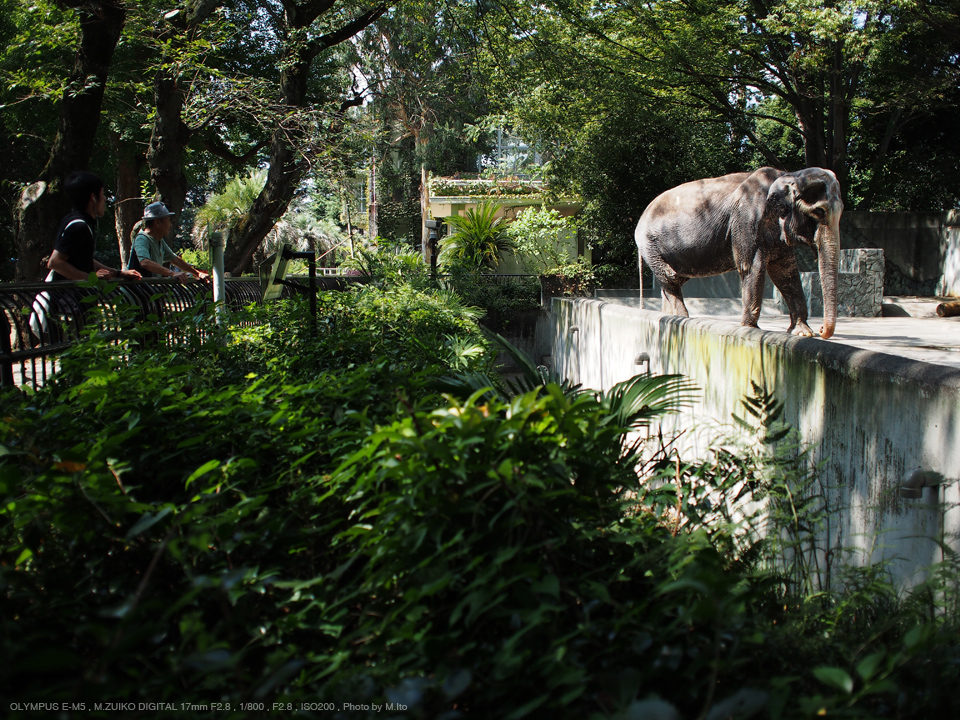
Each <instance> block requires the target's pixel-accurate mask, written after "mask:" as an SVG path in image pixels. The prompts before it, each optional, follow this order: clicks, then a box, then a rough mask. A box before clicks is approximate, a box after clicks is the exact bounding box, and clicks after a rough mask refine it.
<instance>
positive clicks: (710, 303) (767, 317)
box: [600, 297, 960, 452]
mask: <svg viewBox="0 0 960 720" xmlns="http://www.w3.org/2000/svg"><path fill="white" fill-rule="evenodd" d="M600 299H601V300H602V301H603V302H610V303H615V304H622V305H626V306H628V307H639V301H638V298H616V297H603V298H600ZM946 300H956V298H913V297H904V298H899V297H897V298H884V317H878V318H854V317H840V318H837V327H836V332H835V333H834V335H833V337H832V338H830V339H829V340H826V341H824V342H830V343H834V344H838V345H847V346H850V347H854V348H858V349H861V350H868V351H870V352H877V353H885V354H888V355H893V356H895V357H900V358H908V359H910V360H917V361H920V362H925V363H933V364H935V365H946V366H948V367H954V368H960V316H958V317H947V318H941V317H937V314H936V306H937V304H938V303H940V302H942V301H946ZM643 303H644V308H645V309H647V310H653V311H659V309H660V299H659V298H644V300H643ZM686 305H687V310H688V311H689V312H690V317H691V318H697V317H702V318H709V319H710V320H715V321H717V322H723V323H729V324H731V325H733V326H736V327H740V312H741V311H740V308H741V304H740V301H739V300H733V299H724V298H688V299H687V300H686ZM822 321H823V318H818V317H812V318H810V319H809V320H808V324H809V325H810V327H811V328H813V330H814V331H816V330H819V328H820V325H821V323H822ZM759 325H760V329H761V330H772V331H776V332H786V330H787V327H789V325H790V318H789V316H787V315H784V314H782V313H780V312H779V310H778V309H777V306H776V303H775V302H773V301H772V300H765V301H764V304H763V312H762V313H761V315H760V322H759ZM958 452H960V450H958Z"/></svg>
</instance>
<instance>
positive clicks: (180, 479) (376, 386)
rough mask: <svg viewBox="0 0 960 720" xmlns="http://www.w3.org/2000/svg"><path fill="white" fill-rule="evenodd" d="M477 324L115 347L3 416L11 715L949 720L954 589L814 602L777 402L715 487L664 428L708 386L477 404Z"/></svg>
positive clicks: (405, 298) (516, 396)
mask: <svg viewBox="0 0 960 720" xmlns="http://www.w3.org/2000/svg"><path fill="white" fill-rule="evenodd" d="M448 299H449V298H446V299H445V298H444V297H443V296H437V295H431V294H429V293H425V292H424V291H419V290H414V289H412V288H393V289H389V290H388V289H381V288H365V289H361V290H358V291H356V292H352V293H347V294H342V295H324V296H323V297H322V298H321V302H320V307H321V315H320V323H319V324H320V327H321V328H322V331H321V333H320V334H319V336H318V337H317V338H313V336H312V335H311V334H310V331H309V329H308V323H307V322H305V318H304V316H303V313H304V312H305V304H304V303H301V302H290V303H283V304H280V305H278V306H276V307H275V308H271V309H262V310H260V311H259V312H260V313H261V317H260V320H261V323H262V324H261V325H260V326H259V327H257V328H252V329H243V330H237V331H236V336H235V339H234V340H233V342H232V343H230V344H228V345H226V346H224V345H223V344H222V343H221V340H222V337H221V336H220V335H219V334H218V333H217V331H216V329H215V328H210V331H209V333H208V334H207V335H205V336H198V339H197V341H196V342H195V343H194V344H185V345H183V346H177V347H173V348H163V347H158V346H156V345H151V344H149V343H147V342H145V341H144V342H140V341H139V340H138V339H137V335H136V333H132V334H131V337H132V338H133V340H131V341H129V342H128V344H126V345H120V346H118V345H116V344H114V343H112V342H107V339H106V338H103V337H99V336H93V337H91V338H89V339H88V340H87V341H86V342H84V343H81V344H80V345H78V346H77V347H76V348H75V349H74V350H72V351H71V352H70V353H69V354H68V355H67V356H66V357H65V358H64V369H63V371H62V373H60V374H58V375H57V376H56V381H55V382H53V383H51V385H50V386H49V387H47V388H44V389H42V390H40V391H38V392H37V393H36V394H34V395H32V396H22V395H20V394H19V393H16V392H13V391H7V392H5V394H4V395H3V397H2V402H3V408H4V412H3V415H2V417H0V496H2V500H3V504H2V506H0V507H2V509H0V523H2V524H0V528H2V529H0V592H2V595H3V602H2V603H0V623H2V625H3V628H4V633H3V635H2V636H0V652H2V655H3V657H4V659H5V661H6V662H4V663H3V664H2V665H0V695H2V698H0V699H2V701H3V702H5V703H7V705H6V706H7V707H9V703H10V702H11V701H16V702H32V701H38V702H40V701H42V702H62V701H70V702H83V703H86V707H87V708H88V709H90V708H92V707H93V703H95V702H106V701H114V702H116V701H124V702H174V703H180V702H183V701H187V702H191V703H198V704H203V705H205V706H206V708H205V709H202V708H199V707H198V708H196V709H194V710H193V711H192V712H191V713H187V714H193V715H195V716H209V717H214V716H219V715H220V714H222V713H220V712H219V711H218V710H216V709H215V708H214V706H213V705H212V703H229V704H230V714H231V715H232V716H233V715H235V716H237V717H245V716H260V715H263V714H267V713H266V712H259V711H258V710H257V708H258V707H259V705H258V704H259V703H264V707H265V708H266V711H269V710H270V708H271V707H272V703H273V702H281V703H289V704H290V705H291V709H299V708H301V707H303V706H302V705H301V703H333V704H334V705H335V706H336V709H335V710H332V711H329V712H327V713H325V714H326V715H329V716H331V717H337V718H347V717H351V718H354V717H372V716H374V715H378V714H379V713H378V712H377V711H376V710H375V709H373V705H374V704H376V705H378V706H380V705H385V704H386V703H394V704H397V706H398V707H399V706H402V709H395V710H394V711H393V716H394V717H397V718H440V717H446V718H453V717H462V716H474V717H503V718H522V717H551V718H591V719H593V718H596V719H597V720H604V719H607V718H633V717H664V718H679V717H703V718H726V717H750V716H761V715H763V716H768V717H771V718H806V717H814V716H818V715H824V714H826V715H828V716H843V717H902V718H922V717H948V716H950V713H951V711H952V708H953V706H954V699H953V693H952V685H951V683H950V682H949V681H950V679H951V677H952V675H953V673H954V672H955V667H956V665H957V662H958V660H960V656H958V650H957V648H958V643H957V642H956V637H957V628H956V625H955V622H956V620H955V619H956V616H957V615H956V609H957V608H956V607H955V604H956V600H955V598H956V585H955V582H956V578H957V577H958V575H957V572H956V568H955V567H952V566H951V565H949V564H948V565H945V566H944V567H943V568H941V570H940V572H938V573H936V574H935V575H934V576H933V579H932V580H931V581H930V582H929V583H928V584H926V585H925V586H924V587H922V588H920V589H918V590H917V591H916V592H914V593H912V594H910V595H907V596H904V597H899V596H898V595H897V593H896V592H895V590H894V589H893V588H892V586H891V585H890V584H889V583H888V582H885V581H884V580H883V577H882V575H880V574H878V573H876V572H873V573H870V572H866V571H862V572H859V573H853V572H851V573H850V574H849V575H848V577H847V578H846V585H845V587H844V588H843V589H842V590H841V589H840V588H838V587H835V586H831V587H827V586H820V587H817V588H805V587H804V586H803V584H802V578H801V577H800V576H799V575H798V574H796V573H794V572H793V570H794V567H795V566H794V564H793V563H792V562H791V560H790V558H791V552H792V551H794V550H797V549H799V548H801V547H802V545H803V544H804V543H806V542H809V540H810V535H809V532H810V529H809V528H806V529H804V528H802V527H800V526H799V525H794V526H788V525H787V524H786V523H784V522H783V520H782V519H781V518H787V517H789V516H791V515H792V514H794V512H795V511H796V510H797V508H798V507H799V506H798V505H796V503H795V501H794V500H792V499H791V498H790V497H789V494H788V493H787V492H786V490H788V489H789V488H790V487H796V485H795V483H796V482H800V483H801V484H802V483H804V482H807V481H808V479H810V478H812V477H814V476H810V475H809V473H808V471H807V470H804V469H803V468H805V463H804V460H803V457H802V449H795V448H791V446H790V443H789V442H788V440H789V438H788V436H787V435H786V434H785V430H784V429H783V428H782V427H781V426H779V425H777V417H778V410H777V405H776V402H775V401H774V400H773V399H772V398H771V397H769V396H764V395H763V394H761V393H758V395H757V397H755V398H750V399H748V400H747V404H746V406H745V408H746V410H747V411H748V412H747V414H746V415H745V419H744V421H743V422H744V423H745V424H746V425H747V426H749V427H751V428H752V429H753V430H755V431H756V432H757V436H756V438H757V439H756V441H755V444H754V445H753V446H751V447H750V448H748V449H741V450H736V449H731V447H724V448H721V447H718V448H717V449H716V451H715V452H714V455H713V456H712V457H711V458H708V459H706V460H704V461H700V462H685V461H683V460H682V459H681V458H679V457H677V455H676V453H675V452H674V451H672V450H671V449H670V441H669V439H663V442H662V444H661V440H660V439H659V438H658V437H657V436H656V434H655V433H651V432H650V431H649V429H645V428H646V427H647V425H648V424H649V423H650V422H652V421H655V420H656V418H657V417H659V416H660V415H662V414H663V413H665V412H669V411H670V410H671V409H672V408H673V407H675V406H676V405H677V404H678V403H680V402H683V401H684V398H685V397H686V396H688V394H689V392H690V389H689V388H688V387H687V386H686V385H685V384H684V383H683V382H682V381H681V380H680V379H678V378H670V377H666V378H636V379H634V380H632V381H629V382H627V383H623V384H621V385H620V386H618V387H616V388H614V389H613V390H612V391H610V392H608V393H606V394H602V395H600V394H596V393H592V392H584V391H582V390H580V389H578V388H575V387H571V386H569V385H561V384H556V383H554V382H552V381H551V379H550V378H549V377H544V376H543V374H542V372H541V371H540V370H538V369H536V368H533V367H532V366H525V370H526V371H527V374H528V375H529V377H527V378H525V380H524V382H523V383H516V382H512V381H510V382H504V383H502V384H500V386H499V391H494V390H491V389H490V388H488V387H484V386H482V385H481V386H480V387H478V388H477V389H476V391H474V390H473V389H472V388H473V387H474V386H475V385H474V383H473V382H472V381H471V380H469V378H471V377H472V378H474V379H476V378H478V377H482V376H483V373H484V372H489V365H488V364H487V363H486V361H485V360H484V359H483V357H481V356H480V355H479V354H477V353H474V352H466V351H465V349H466V348H469V347H471V346H473V347H479V346H474V345H472V343H471V342H470V338H472V337H474V335H472V334H471V333H475V332H476V330H475V328H472V326H471V325H470V323H469V319H468V317H467V316H465V315H464V314H463V313H462V308H459V306H458V305H457V304H456V303H455V302H452V303H448V302H446V300H448ZM180 320H181V321H183V319H182V318H181V319H180ZM155 330H156V328H155V326H154V327H148V328H145V332H144V334H143V335H142V337H143V338H146V337H148V336H149V332H154V331H155ZM451 339H452V341H453V342H451ZM451 345H456V346H457V348H458V349H457V350H455V351H454V350H450V346H451ZM460 370H463V371H465V372H466V373H467V374H465V375H463V376H462V378H463V381H462V382H460V383H459V384H458V383H455V382H450V381H449V379H448V380H447V381H445V382H444V384H443V387H444V388H446V391H447V393H448V394H447V395H439V394H438V393H437V392H436V388H439V387H440V384H439V380H440V376H441V375H448V376H450V375H453V374H455V373H456V372H457V371H460ZM804 473H807V474H804ZM808 490H809V492H807V494H808V495H813V494H815V492H814V491H815V487H814V486H808ZM759 497H767V498H770V499H772V501H773V504H772V506H770V507H771V508H772V509H771V511H770V512H769V514H768V516H769V517H770V518H772V519H773V520H774V521H776V522H777V523H778V527H781V528H783V529H784V530H786V531H789V532H794V530H791V529H790V528H791V527H794V528H795V529H796V532H794V534H793V535H792V536H791V535H790V534H789V533H788V534H787V535H786V538H787V542H786V543H780V541H775V540H776V535H770V534H767V535H766V538H768V539H767V540H764V539H763V537H761V536H760V535H759V534H758V533H756V532H755V528H756V523H757V522H759V519H760V518H758V517H754V516H751V515H750V513H749V512H746V508H747V506H746V505H745V503H746V502H747V501H748V500H750V499H751V498H759ZM803 511H804V512H806V513H816V512H819V511H818V510H817V509H816V507H815V505H813V504H811V505H807V506H806V508H805V509H804V510H803ZM345 702H350V703H353V704H354V705H355V706H356V707H354V708H353V709H346V708H345V707H344V703H345ZM241 703H252V704H253V705H252V706H245V707H241V705H240V704H241ZM364 705H370V708H371V709H369V710H364V709H358V708H360V707H361V706H364ZM283 707H284V709H278V710H275V711H274V713H273V714H274V715H276V716H284V717H286V716H289V715H290V711H289V710H287V709H286V706H283ZM308 707H317V706H316V705H313V706H308ZM85 714H92V715H95V716H96V715H105V714H107V713H106V712H100V713H96V712H93V713H90V712H87V713H85ZM303 714H304V715H305V716H308V715H309V713H308V712H305V713H303Z"/></svg>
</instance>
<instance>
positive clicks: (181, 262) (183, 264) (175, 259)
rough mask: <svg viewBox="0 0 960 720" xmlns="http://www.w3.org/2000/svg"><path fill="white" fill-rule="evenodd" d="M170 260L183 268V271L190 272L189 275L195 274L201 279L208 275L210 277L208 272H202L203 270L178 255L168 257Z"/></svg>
mask: <svg viewBox="0 0 960 720" xmlns="http://www.w3.org/2000/svg"><path fill="white" fill-rule="evenodd" d="M170 262H171V263H173V264H174V265H175V266H176V267H178V268H180V269H181V270H183V271H184V272H185V273H190V274H191V275H195V276H197V277H198V278H200V279H201V280H206V279H207V278H208V277H210V273H207V272H204V271H203V270H197V269H196V268H195V267H194V266H193V265H191V264H190V263H188V262H187V261H186V260H184V259H183V258H182V257H179V256H177V255H175V256H174V257H172V258H170Z"/></svg>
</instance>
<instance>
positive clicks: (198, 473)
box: [184, 460, 220, 487]
mask: <svg viewBox="0 0 960 720" xmlns="http://www.w3.org/2000/svg"><path fill="white" fill-rule="evenodd" d="M218 467H220V461H219V460H209V461H208V462H205V463H204V464H203V465H201V466H200V467H198V468H197V469H196V470H194V471H193V474H192V475H191V476H190V477H188V478H187V482H186V483H185V484H184V487H190V483H192V482H193V481H194V480H196V479H197V478H199V477H202V476H204V475H206V474H207V473H208V472H210V471H211V470H214V469H215V468H218Z"/></svg>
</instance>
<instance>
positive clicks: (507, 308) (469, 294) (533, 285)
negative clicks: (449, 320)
mask: <svg viewBox="0 0 960 720" xmlns="http://www.w3.org/2000/svg"><path fill="white" fill-rule="evenodd" d="M497 280H501V279H500V278H498V279H497ZM441 285H442V286H443V287H445V288H448V289H450V290H452V291H453V292H455V293H456V294H457V295H459V296H460V297H461V298H462V299H463V302H464V304H466V305H468V306H470V307H474V308H479V309H480V310H483V311H484V317H483V318H482V319H481V320H480V322H481V323H482V324H483V325H484V326H485V327H487V328H489V329H491V330H494V331H496V332H503V331H504V330H505V329H506V328H507V327H508V326H509V324H510V323H511V321H512V320H513V319H514V318H515V317H516V316H517V315H518V314H521V313H524V312H525V311H530V310H537V309H539V308H540V285H539V283H538V282H537V280H536V278H532V277H518V278H514V279H511V281H510V282H505V281H498V282H494V281H492V279H491V278H490V277H489V276H487V275H484V274H483V273H478V272H476V271H475V270H470V269H467V268H464V267H460V266H456V265H454V266H453V267H450V268H447V273H446V274H445V275H444V276H443V278H442V279H441Z"/></svg>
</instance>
